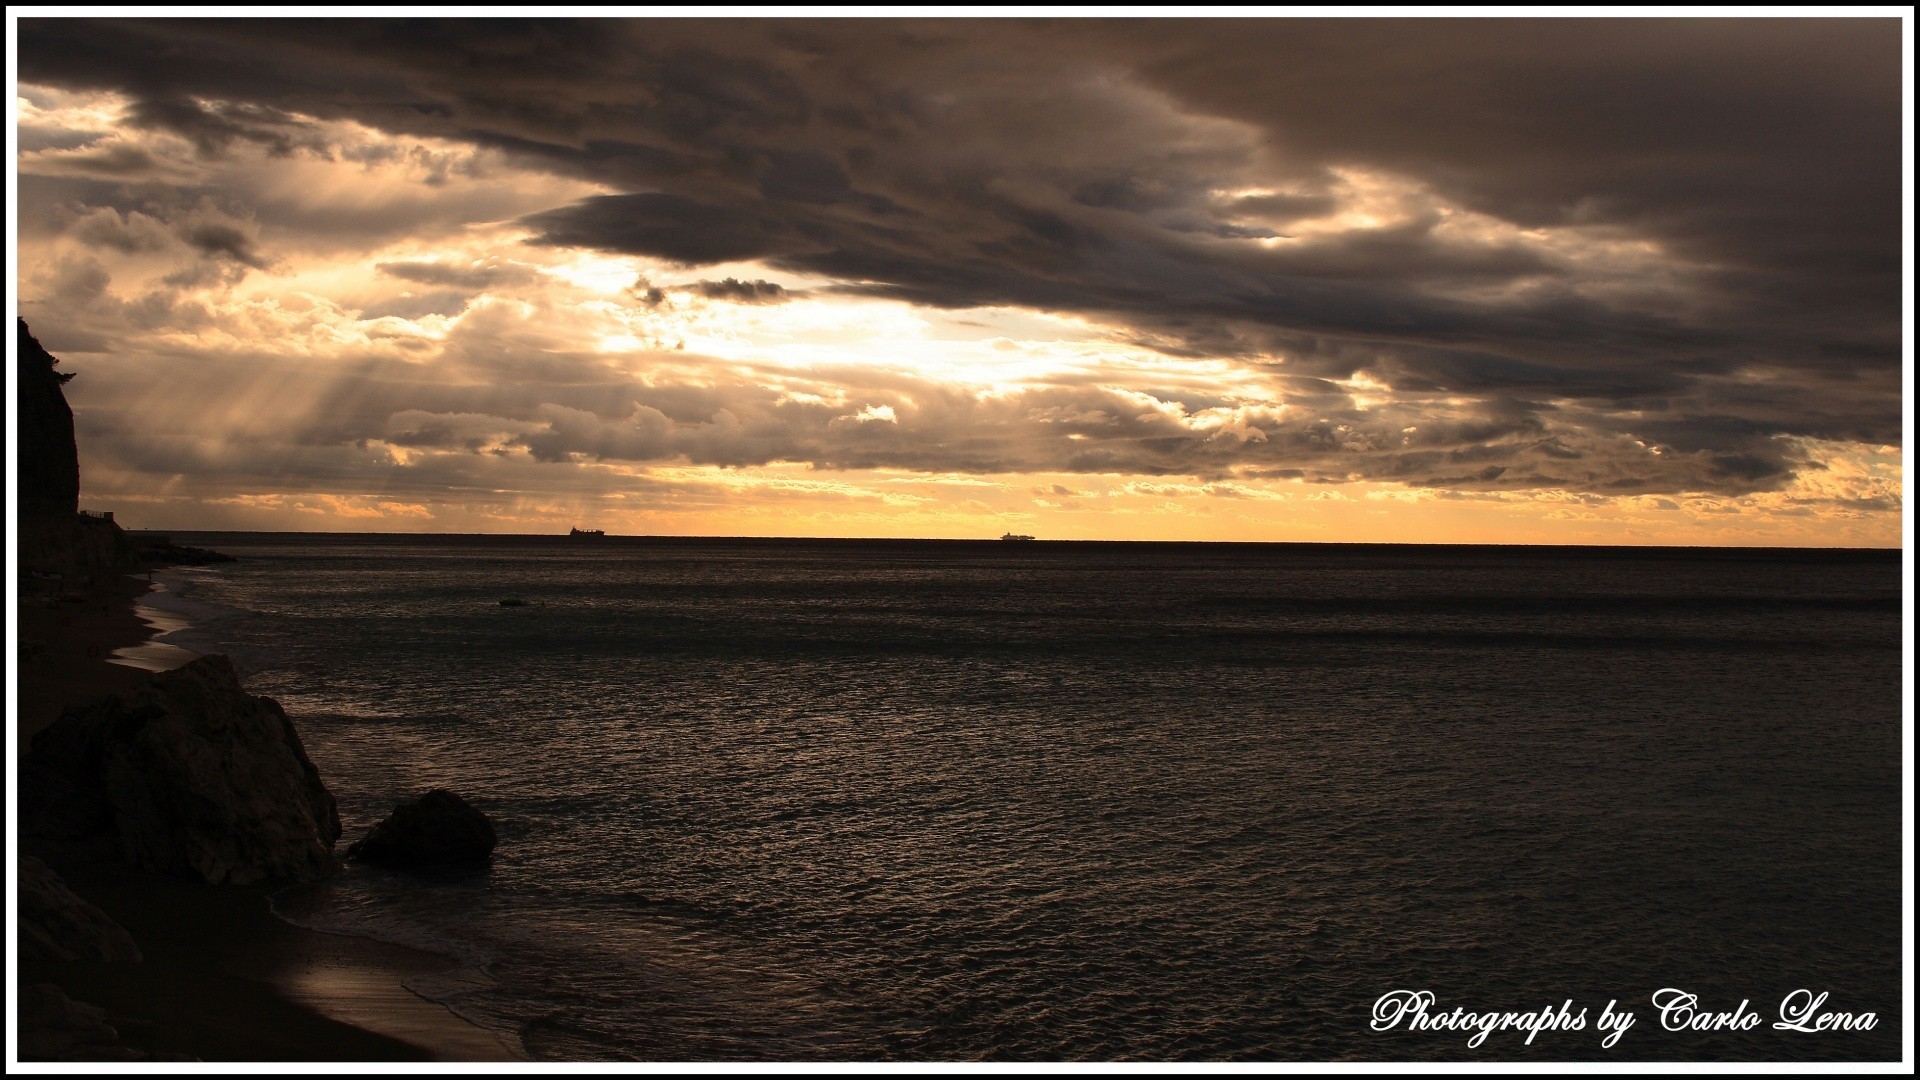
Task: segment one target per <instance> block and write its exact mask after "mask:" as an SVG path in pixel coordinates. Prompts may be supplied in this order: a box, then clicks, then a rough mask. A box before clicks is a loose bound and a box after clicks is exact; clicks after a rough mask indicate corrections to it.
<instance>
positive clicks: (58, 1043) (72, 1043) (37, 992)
mask: <svg viewBox="0 0 1920 1080" xmlns="http://www.w3.org/2000/svg"><path fill="white" fill-rule="evenodd" d="M119 1038H120V1033H119V1032H117V1031H115V1030H114V1029H113V1025H111V1024H109V1023H107V1014H106V1011H105V1010H103V1009H101V1008H100V1007H99V1006H97V1005H88V1004H86V1003H84V1002H79V1001H75V1000H73V999H72V998H69V997H68V996H67V995H66V994H65V993H64V992H62V991H61V989H60V988H59V987H57V986H55V985H53V984H52V983H34V984H32V985H29V986H24V987H21V990H20V1059H21V1060H22V1061H57V1060H60V1059H63V1058H67V1059H71V1058H73V1057H74V1056H76V1055H75V1051H78V1050H83V1049H88V1048H94V1049H105V1048H109V1047H112V1046H113V1045H114V1043H115V1042H117V1041H118V1040H119ZM87 1056H89V1057H91V1056H93V1055H87Z"/></svg>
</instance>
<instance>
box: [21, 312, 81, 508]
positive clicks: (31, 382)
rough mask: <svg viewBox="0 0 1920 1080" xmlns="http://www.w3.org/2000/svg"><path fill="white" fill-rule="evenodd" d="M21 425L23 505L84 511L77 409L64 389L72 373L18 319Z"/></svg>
mask: <svg viewBox="0 0 1920 1080" xmlns="http://www.w3.org/2000/svg"><path fill="white" fill-rule="evenodd" d="M17 336H18V338H19V345H20V357H19V365H20V397H19V404H18V406H17V409H18V411H17V412H16V414H15V415H16V416H17V417H18V418H19V419H18V423H19V425H20V429H19V431H20V436H19V438H20V492H19V499H20V502H19V507H20V512H21V514H23V515H26V514H46V515H49V516H53V517H71V516H73V514H74V512H75V511H77V510H79V509H80V454H79V451H78V449H77V448H76V447H75V445H74V441H73V410H72V409H71V408H69V407H68V405H67V395H66V393H65V392H64V391H62V390H61V389H60V387H61V385H62V384H64V383H65V382H66V381H67V380H68V379H71V378H73V376H72V375H71V374H64V373H61V372H58V371H55V370H54V369H53V368H54V365H55V364H58V363H59V361H58V360H55V359H54V358H53V354H51V353H49V352H47V350H45V349H43V348H41V347H40V342H39V341H37V340H36V339H35V338H34V336H33V334H31V333H29V332H28V330H27V321H26V320H25V319H21V320H19V328H18V334H17Z"/></svg>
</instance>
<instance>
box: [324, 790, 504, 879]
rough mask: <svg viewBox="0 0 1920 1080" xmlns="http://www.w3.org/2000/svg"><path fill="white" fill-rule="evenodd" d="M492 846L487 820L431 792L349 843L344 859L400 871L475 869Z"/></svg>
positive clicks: (450, 796)
mask: <svg viewBox="0 0 1920 1080" xmlns="http://www.w3.org/2000/svg"><path fill="white" fill-rule="evenodd" d="M496 840H497V837H496V836H495V835H494V831H493V822H491V821H488V820H487V815H485V814H483V813H481V812H480V811H478V810H475V809H474V808H473V807H472V806H471V805H469V804H468V802H467V801H466V800H465V799H462V798H461V797H460V796H458V795H455V794H454V793H453V792H451V791H448V790H446V789H444V788H435V789H433V790H432V791H429V792H427V793H426V794H425V795H422V796H420V797H419V798H417V799H414V800H412V801H411V802H403V803H401V804H400V805H399V806H396V807H394V808H393V813H392V814H390V815H388V817H387V820H385V821H383V822H381V823H380V824H378V825H375V826H374V827H373V831H372V832H370V833H368V834H367V835H365V836H363V837H361V838H360V839H359V840H356V841H354V843H353V846H352V847H349V848H348V849H347V858H349V859H358V860H360V861H362V862H370V863H377V864H379V865H382V866H400V867H406V866H436V865H449V864H460V863H480V862H485V861H486V860H487V858H488V857H489V856H491V855H492V854H493V846H494V843H495V842H496Z"/></svg>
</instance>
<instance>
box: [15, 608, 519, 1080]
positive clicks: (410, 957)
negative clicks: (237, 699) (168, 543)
mask: <svg viewBox="0 0 1920 1080" xmlns="http://www.w3.org/2000/svg"><path fill="white" fill-rule="evenodd" d="M34 584H36V585H43V587H44V588H46V589H47V590H48V591H49V592H51V591H52V588H53V586H52V583H38V582H36V583H34ZM147 590H148V585H147V583H146V582H145V581H144V580H136V579H134V578H129V577H123V576H114V577H106V578H103V580H100V581H97V582H94V583H91V584H90V585H88V586H87V587H86V588H84V589H83V588H81V587H80V586H79V584H78V583H69V584H68V585H67V586H66V587H65V588H64V589H63V590H62V591H63V592H64V593H65V594H66V598H65V599H52V598H44V597H41V596H36V595H28V594H27V590H26V589H24V588H23V590H22V591H23V595H22V598H21V602H20V606H19V628H20V632H19V643H20V648H19V650H18V652H17V654H16V655H17V657H18V659H19V666H18V668H17V671H18V676H17V680H18V689H19V702H20V711H19V721H18V726H17V727H16V729H15V737H16V738H17V739H18V740H19V750H20V752H22V753H24V752H25V750H26V749H27V747H28V746H29V745H30V743H31V739H32V736H33V734H34V733H36V732H38V731H39V730H40V729H41V728H43V727H45V726H46V725H47V724H49V723H51V722H52V721H53V719H54V718H55V717H57V716H58V715H59V714H60V712H61V710H63V709H65V708H68V707H71V706H74V705H82V704H86V703H87V702H89V701H92V700H95V699H96V698H98V697H101V696H104V695H106V694H111V693H116V692H119V691H122V690H127V689H131V688H133V687H135V686H138V685H139V684H140V683H142V682H143V681H144V680H145V679H147V678H148V671H147V670H142V668H148V669H151V668H154V667H162V666H170V665H171V664H173V663H184V662H186V661H187V660H190V659H192V656H193V654H191V653H186V652H185V651H184V650H172V651H171V652H169V651H167V650H168V648H169V647H166V646H160V647H159V648H151V647H149V648H142V646H143V644H145V643H147V641H148V638H149V636H150V634H151V633H152V632H154V630H155V627H153V626H150V625H149V624H148V623H147V622H146V621H143V620H142V619H141V618H140V617H139V616H138V615H136V613H135V610H134V609H135V604H136V602H137V600H138V598H139V597H140V596H142V595H144V594H145V593H146V592H147ZM162 628H164V627H162ZM116 653H118V660H119V661H120V662H115V658H116ZM135 664H137V665H139V666H132V665H135ZM48 861H49V864H50V865H52V866H53V867H54V869H56V870H58V871H59V872H60V873H61V875H62V876H63V877H65V878H66V880H67V883H68V885H69V886H70V887H72V888H73V889H74V891H75V892H78V893H79V894H80V895H81V896H84V897H86V898H87V899H89V900H91V901H93V902H94V903H95V904H97V905H99V906H100V907H101V908H102V909H104V910H105V911H106V912H107V913H108V914H109V915H111V916H112V917H113V918H114V920H115V921H117V922H119V923H120V925H122V926H124V927H126V929H127V931H128V932H129V933H131V934H132V935H133V938H134V940H135V941H136V942H137V943H138V944H139V946H140V949H141V952H142V953H143V954H144V956H145V959H144V960H143V961H142V962H141V963H139V964H99V963H52V962H22V963H21V965H20V979H21V982H22V984H29V983H36V982H53V983H57V984H58V985H59V986H60V987H61V988H62V989H64V990H65V991H66V992H67V994H68V995H69V996H70V997H72V998H74V999H75V1000H77V1001H83V1002H88V1003H91V1004H94V1005H98V1006H100V1007H102V1008H104V1009H106V1010H107V1012H108V1014H109V1022H110V1023H112V1024H113V1025H114V1026H115V1028H116V1029H117V1030H118V1031H119V1033H120V1041H121V1043H122V1044H124V1045H126V1046H130V1047H134V1048H137V1049H140V1050H146V1051H150V1052H154V1053H156V1054H161V1055H170V1056H187V1057H194V1058H199V1059H201V1060H203V1061H285V1062H306V1061H392V1062H402V1061H408V1062H411V1061H512V1060H518V1059H521V1058H523V1056H524V1055H522V1054H520V1053H518V1052H517V1049H516V1048H513V1047H510V1046H508V1045H507V1044H506V1043H505V1042H503V1041H502V1040H501V1039H499V1038H497V1037H495V1036H494V1035H493V1034H492V1033H490V1032H488V1031H486V1030H485V1029H482V1028H480V1027H478V1026H476V1025H474V1024H471V1023H469V1022H467V1021H466V1020H464V1019H462V1018H460V1017H459V1016H457V1015H455V1014H454V1013H452V1012H450V1011H448V1010H447V1009H446V1008H445V1007H443V1006H441V1005H438V1004H435V1003H434V1002H431V1001H427V1000H425V999H423V998H420V997H418V996H417V995H415V994H414V993H413V992H412V991H410V990H408V989H407V988H406V986H405V985H404V982H403V980H406V979H408V978H410V977H413V976H416V975H423V974H429V973H433V972H439V971H446V970H448V969H450V968H452V967H453V966H455V965H454V961H452V960H451V959H448V958H446V957H441V956H437V955H435V954H432V953H427V952H420V951H418V950H414V949H407V948H402V947H399V946H395V945H387V944H384V943H382V942H376V941H370V940H367V939H364V938H354V937H342V936H337V935H332V934H322V933H317V932H315V931H311V930H306V929H302V928H300V927H296V926H294V925H292V924H290V923H287V922H284V921H282V920H281V919H279V918H278V917H276V916H275V915H274V914H273V913H272V911H271V909H270V908H269V906H268V890H267V889H265V888H263V887H251V888H236V887H220V888H215V887H210V886H206V885H202V884H199V883H197V882H193V881H189V880H184V879H180V878H171V877H164V876H160V875H156V874H151V873H146V872H144V871H137V870H133V869H131V868H127V867H123V866H108V865H97V864H95V865H74V864H70V863H63V862H58V861H55V860H48Z"/></svg>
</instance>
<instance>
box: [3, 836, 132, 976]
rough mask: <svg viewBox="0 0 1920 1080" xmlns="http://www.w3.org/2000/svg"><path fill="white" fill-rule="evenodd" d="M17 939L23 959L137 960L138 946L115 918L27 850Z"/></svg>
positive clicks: (22, 859)
mask: <svg viewBox="0 0 1920 1080" xmlns="http://www.w3.org/2000/svg"><path fill="white" fill-rule="evenodd" d="M19 940H20V958H21V959H23V960H96V961H102V962H107V963H113V962H126V963H134V964H137V963H139V962H140V949H139V946H137V945H135V944H134V943H133V937H132V936H131V935H129V934H128V933H127V932H126V931H125V930H123V929H121V927H120V924H119V923H117V922H114V921H113V920H112V919H111V918H109V917H108V916H107V913H106V912H104V911H101V910H100V909H99V908H97V907H94V906H93V905H92V904H90V903H88V902H87V901H85V900H83V899H81V898H80V897H79V896H77V895H75V894H74V892H73V890H72V889H69V888H67V883H66V882H64V881H62V880H60V875H59V874H56V873H54V872H53V870H52V869H50V868H49V867H48V866H47V864H46V863H43V862H41V861H40V860H39V859H36V858H34V857H33V856H31V855H27V856H24V857H22V858H21V860H20V939H19Z"/></svg>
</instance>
